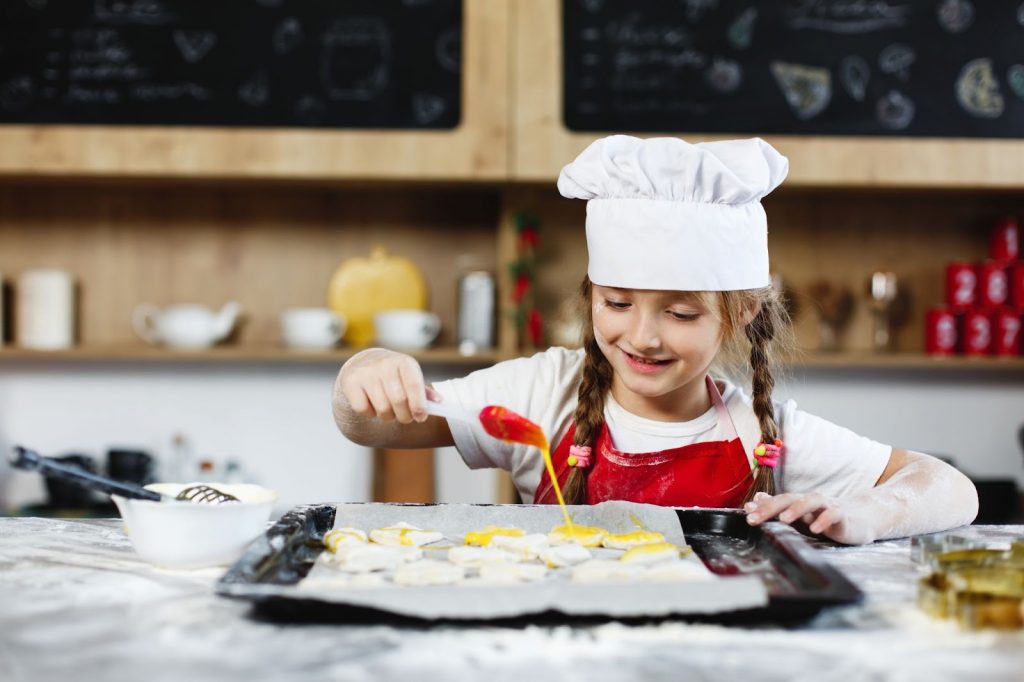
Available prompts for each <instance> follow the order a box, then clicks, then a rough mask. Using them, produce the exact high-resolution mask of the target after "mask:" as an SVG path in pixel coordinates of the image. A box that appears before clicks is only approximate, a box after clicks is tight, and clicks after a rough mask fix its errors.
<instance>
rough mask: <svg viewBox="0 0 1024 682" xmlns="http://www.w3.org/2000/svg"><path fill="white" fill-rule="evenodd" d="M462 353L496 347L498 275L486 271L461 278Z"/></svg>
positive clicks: (460, 337)
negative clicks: (495, 278) (496, 279)
mask: <svg viewBox="0 0 1024 682" xmlns="http://www.w3.org/2000/svg"><path fill="white" fill-rule="evenodd" d="M458 308H459V316H458V321H457V324H456V326H457V328H458V343H459V350H460V351H461V352H462V353H466V354H470V353H475V352H476V351H478V350H483V349H486V348H493V347H494V317H495V316H494V309H495V285H494V275H492V274H491V273H490V272H487V271H486V270H471V271H469V272H465V273H463V275H462V276H461V277H460V278H459V292H458Z"/></svg>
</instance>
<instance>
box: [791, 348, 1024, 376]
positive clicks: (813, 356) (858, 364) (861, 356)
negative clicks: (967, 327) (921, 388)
mask: <svg viewBox="0 0 1024 682" xmlns="http://www.w3.org/2000/svg"><path fill="white" fill-rule="evenodd" d="M791 366H792V367H794V368H809V369H833V368H834V369H894V370H913V371H929V370H936V371H964V372H1024V357H1022V356H1018V357H1013V358H995V357H962V356H952V357H935V356H931V355H926V354H924V353H888V354H882V353H870V352H837V353H807V354H806V355H803V356H802V357H798V358H797V359H796V360H794V361H793V362H792V363H791Z"/></svg>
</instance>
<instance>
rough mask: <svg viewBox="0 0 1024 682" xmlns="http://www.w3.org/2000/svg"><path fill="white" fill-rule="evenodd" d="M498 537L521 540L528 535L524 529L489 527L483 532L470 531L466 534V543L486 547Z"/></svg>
mask: <svg viewBox="0 0 1024 682" xmlns="http://www.w3.org/2000/svg"><path fill="white" fill-rule="evenodd" d="M496 535H503V536H507V537H513V538H521V537H523V536H524V535H526V531H524V530H523V529H522V528H501V527H499V526H487V527H486V528H484V529H483V530H476V531H470V532H469V533H466V539H465V542H466V544H467V545H477V546H479V547H486V546H487V545H489V544H491V540H493V539H494V537H495V536H496Z"/></svg>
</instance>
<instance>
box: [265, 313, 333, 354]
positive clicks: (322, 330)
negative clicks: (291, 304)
mask: <svg viewBox="0 0 1024 682" xmlns="http://www.w3.org/2000/svg"><path fill="white" fill-rule="evenodd" d="M345 327H346V321H345V318H344V317H342V316H341V315H339V314H338V313H336V312H334V311H333V310H329V309H327V308H287V309H286V310H284V311H282V312H281V342H282V343H283V344H284V345H286V346H288V347H289V348H307V349H315V348H332V347H333V346H335V345H337V343H338V341H340V340H341V337H342V335H343V334H344V333H345Z"/></svg>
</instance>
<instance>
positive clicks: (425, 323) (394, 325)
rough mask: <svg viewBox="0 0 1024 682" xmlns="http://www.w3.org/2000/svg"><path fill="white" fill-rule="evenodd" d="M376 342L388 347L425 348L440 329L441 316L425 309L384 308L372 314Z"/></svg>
mask: <svg viewBox="0 0 1024 682" xmlns="http://www.w3.org/2000/svg"><path fill="white" fill-rule="evenodd" d="M373 326H374V328H375V329H376V331H377V343H379V344H380V345H382V346H387V347H389V348H412V349H415V348H426V347H427V346H429V345H430V342H431V341H433V340H434V339H436V338H437V335H438V334H439V333H440V331H441V318H439V317H438V316H437V315H435V314H434V313H431V312H427V311H426V310H404V309H403V310H385V311H383V312H380V313H377V314H376V315H374V316H373Z"/></svg>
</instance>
